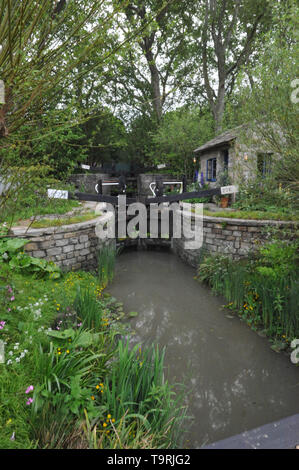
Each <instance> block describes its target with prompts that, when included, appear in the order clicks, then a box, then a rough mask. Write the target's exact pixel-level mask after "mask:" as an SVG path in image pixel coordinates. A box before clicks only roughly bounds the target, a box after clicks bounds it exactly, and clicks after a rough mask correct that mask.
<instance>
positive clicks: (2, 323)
mask: <svg viewBox="0 0 299 470" xmlns="http://www.w3.org/2000/svg"><path fill="white" fill-rule="evenodd" d="M5 323H6V322H5V321H0V330H3V328H4V326H5Z"/></svg>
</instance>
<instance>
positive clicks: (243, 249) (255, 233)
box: [172, 216, 298, 267]
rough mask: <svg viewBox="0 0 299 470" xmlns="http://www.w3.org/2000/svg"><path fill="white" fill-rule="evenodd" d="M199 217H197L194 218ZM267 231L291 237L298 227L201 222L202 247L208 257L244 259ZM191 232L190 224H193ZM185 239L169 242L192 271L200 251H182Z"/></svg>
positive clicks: (213, 220) (290, 224) (275, 223)
mask: <svg viewBox="0 0 299 470" xmlns="http://www.w3.org/2000/svg"><path fill="white" fill-rule="evenodd" d="M195 217H199V216H195ZM271 228H272V229H273V228H276V229H281V231H282V230H283V229H286V228H288V229H292V230H293V232H294V237H295V236H296V228H298V224H296V223H295V222H283V221H272V220H243V219H228V218H220V217H207V216H204V219H203V247H204V248H205V249H207V250H208V251H209V252H210V253H211V254H214V253H221V254H225V255H229V256H231V257H232V258H234V259H240V258H243V257H246V256H248V254H249V253H250V252H252V251H256V250H257V249H258V248H259V247H260V246H261V245H262V244H264V243H265V242H266V241H267V240H268V239H269V235H270V234H271ZM193 229H194V223H193ZM186 241H188V240H186V238H184V237H182V238H173V240H172V247H173V250H174V251H175V253H177V254H178V255H179V256H180V257H181V258H182V259H184V260H185V261H186V262H187V263H188V264H190V265H191V266H194V267H196V266H197V262H198V257H199V255H200V252H201V249H196V250H190V249H186V248H185V247H184V243H185V242H186Z"/></svg>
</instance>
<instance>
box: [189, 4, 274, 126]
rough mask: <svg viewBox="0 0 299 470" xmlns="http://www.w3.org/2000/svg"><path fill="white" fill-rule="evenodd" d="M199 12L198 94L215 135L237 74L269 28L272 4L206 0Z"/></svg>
mask: <svg viewBox="0 0 299 470" xmlns="http://www.w3.org/2000/svg"><path fill="white" fill-rule="evenodd" d="M198 12H199V13H198V17H197V19H196V20H197V23H198V24H199V26H197V27H196V25H194V39H195V43H194V44H193V48H194V54H195V55H196V56H197V57H198V62H199V63H200V64H201V65H202V68H201V69H200V71H201V72H202V73H201V74H200V75H199V76H198V85H197V93H199V94H200V96H201V97H203V98H204V99H206V100H207V102H208V103H209V106H210V109H211V112H212V113H213V117H214V120H215V131H216V133H218V132H219V131H220V130H221V127H222V119H223V115H224V110H225V102H226V99H227V97H229V96H230V95H231V93H232V91H233V90H234V87H235V83H236V79H237V77H238V74H239V72H240V70H241V69H242V67H244V66H248V65H249V64H250V61H251V60H253V59H254V58H255V56H256V54H257V52H258V49H259V48H260V43H261V41H262V37H263V34H264V33H265V32H266V31H267V30H268V29H269V27H270V25H271V19H272V15H271V5H270V3H269V1H267V0H265V1H264V2H260V1H259V0H205V1H204V2H201V1H200V2H199V3H198ZM194 46H195V47H194ZM201 80H202V81H203V82H202V83H201Z"/></svg>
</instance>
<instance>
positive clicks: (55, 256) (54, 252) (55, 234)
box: [12, 213, 115, 270]
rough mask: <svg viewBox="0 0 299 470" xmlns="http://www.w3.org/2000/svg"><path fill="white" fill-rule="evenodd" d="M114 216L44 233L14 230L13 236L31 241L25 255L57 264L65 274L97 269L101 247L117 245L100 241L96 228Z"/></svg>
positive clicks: (109, 240)
mask: <svg viewBox="0 0 299 470" xmlns="http://www.w3.org/2000/svg"><path fill="white" fill-rule="evenodd" d="M112 216H113V215H112V214H111V213H107V214H104V215H103V216H100V217H97V218H95V219H93V220H89V221H87V222H81V223H78V224H72V225H63V226H61V227H49V228H40V229H29V230H26V229H22V228H16V229H13V230H12V232H13V235H14V236H16V237H19V238H26V239H28V240H30V243H28V244H27V245H26V246H25V251H26V252H27V253H28V254H29V255H30V256H34V257H36V258H43V259H46V260H47V261H54V263H55V264H57V265H58V266H60V267H61V268H62V269H63V270H71V269H74V270H77V269H86V270H91V269H94V268H96V266H97V253H98V250H99V249H100V248H101V246H103V245H106V244H110V245H111V246H113V245H115V239H114V238H113V239H110V238H106V239H99V238H98V237H97V235H96V231H95V230H96V226H97V225H98V224H102V225H104V224H106V223H107V221H108V220H109V218H110V217H112Z"/></svg>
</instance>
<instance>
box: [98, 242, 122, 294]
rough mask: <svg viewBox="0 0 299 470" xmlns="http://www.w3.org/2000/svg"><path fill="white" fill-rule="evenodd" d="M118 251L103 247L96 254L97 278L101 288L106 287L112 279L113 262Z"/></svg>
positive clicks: (113, 248) (108, 246) (106, 246)
mask: <svg viewBox="0 0 299 470" xmlns="http://www.w3.org/2000/svg"><path fill="white" fill-rule="evenodd" d="M117 254H118V250H117V249H116V248H115V247H111V246H110V245H105V246H103V247H102V248H101V249H100V251H99V253H98V278H99V282H100V284H101V285H102V286H104V287H106V286H107V284H108V283H109V282H111V281H112V279H113V277H114V269H115V261H116V256H117Z"/></svg>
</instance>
